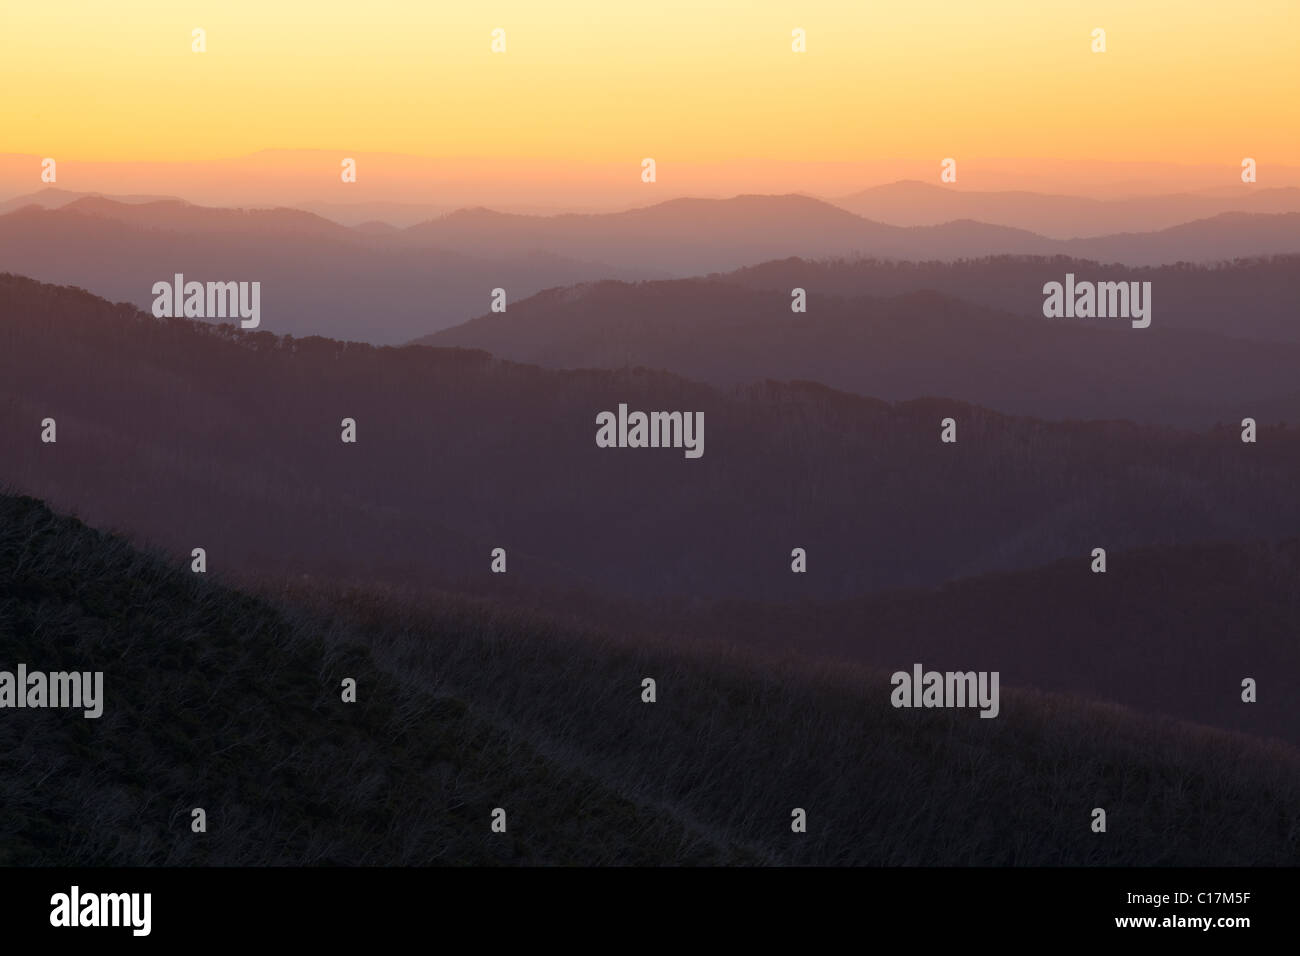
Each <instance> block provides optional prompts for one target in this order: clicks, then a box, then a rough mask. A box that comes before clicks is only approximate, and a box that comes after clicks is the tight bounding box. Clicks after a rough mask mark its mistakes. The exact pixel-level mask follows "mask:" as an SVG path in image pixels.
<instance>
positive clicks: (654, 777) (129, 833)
mask: <svg viewBox="0 0 1300 956" xmlns="http://www.w3.org/2000/svg"><path fill="white" fill-rule="evenodd" d="M19 662H23V663H27V664H29V665H30V666H31V667H33V668H40V669H44V670H56V669H72V668H77V669H89V670H103V671H104V672H105V697H106V704H105V712H104V716H103V717H102V718H100V719H99V720H86V719H84V718H82V717H81V716H80V714H79V713H77V712H68V711H34V710H21V711H19V710H5V711H0V806H3V807H4V820H5V825H4V827H3V829H2V830H0V863H10V864H41V863H44V864H70V863H104V864H108V863H149V864H160V863H161V864H232V863H245V864H250V863H252V864H256V863H367V864H375V863H394V864H416V863H467V864H490V863H523V864H565V863H596V864H600V863H759V864H781V863H804V864H810V863H824V864H846V863H857V864H900V863H923V864H1058V863H1059V864H1073V863H1078V864H1166V863H1169V864H1173V863H1182V864H1248V863H1262V864H1276V863H1291V862H1294V861H1295V860H1296V858H1297V855H1298V854H1300V760H1298V759H1297V755H1296V753H1295V751H1294V750H1292V749H1289V748H1287V747H1285V746H1283V745H1269V744H1264V743H1258V742H1254V741H1251V740H1248V739H1245V738H1241V737H1235V736H1232V735H1228V734H1224V733H1220V732H1214V731H1208V730H1204V729H1201V728H1195V727H1191V726H1188V725H1181V724H1175V723H1171V722H1157V721H1152V720H1149V719H1146V718H1141V717H1138V716H1136V715H1134V714H1132V713H1130V712H1127V711H1124V710H1122V709H1119V708H1109V707H1099V706H1095V705H1090V704H1086V703H1083V702H1080V701H1077V700H1071V699H1067V698H1061V697H1050V696H1042V695H1027V694H1016V693H1014V692H1008V691H1006V690H1004V691H1003V695H1002V715H1001V716H1000V717H999V718H998V719H996V720H980V719H978V718H977V717H975V715H974V713H973V712H952V711H933V712H925V711H908V710H894V709H892V708H891V707H890V706H889V704H888V684H887V676H886V675H884V674H878V673H867V672H855V671H850V670H843V669H841V670H838V671H836V672H829V671H828V672H817V671H814V670H812V669H810V668H808V667H806V666H805V665H803V664H800V663H799V662H797V661H794V660H791V661H789V662H787V663H786V664H785V665H784V666H781V667H779V668H774V667H771V666H770V665H765V664H762V663H760V662H758V661H757V660H749V659H742V658H738V657H734V658H733V657H729V656H727V655H723V654H720V653H717V652H713V653H708V654H706V653H685V652H682V651H668V650H665V649H661V648H659V647H655V646H646V645H642V646H638V647H631V646H628V645H625V644H623V643H620V642H618V641H615V640H612V639H609V638H604V637H599V636H593V635H586V634H581V633H577V632H572V631H568V630H565V629H562V628H559V627H557V626H555V625H553V624H551V623H548V621H547V620H545V619H543V618H540V617H534V616H528V615H525V614H523V613H520V612H510V613H506V612H499V611H495V610H493V609H492V607H490V606H488V605H485V604H482V603H475V602H473V601H468V600H463V599H456V598H446V599H439V600H436V601H434V600H431V601H427V602H425V603H415V602H412V601H408V600H397V599H395V597H394V596H392V595H384V594H378V593H375V592H356V593H326V592H323V591H321V590H319V589H317V590H313V591H304V592H301V593H287V594H284V595H282V596H279V597H277V598H275V599H270V598H266V597H254V596H249V595H245V594H241V593H238V592H235V591H233V590H229V589H227V588H225V587H223V586H221V585H220V584H219V583H217V582H215V581H210V580H208V579H206V578H204V577H202V576H198V575H194V574H191V573H190V572H189V571H188V568H187V567H185V566H183V565H179V564H178V563H175V562H169V561H167V560H164V559H162V558H160V557H157V556H153V555H149V554H144V553H141V552H139V551H137V550H135V549H133V548H131V547H130V546H129V545H127V544H126V543H125V542H124V541H122V540H121V539H118V538H116V537H113V536H110V535H106V534H103V533H101V532H98V531H95V530H93V529H91V528H88V527H86V526H85V525H83V524H82V523H80V522H79V521H76V520H75V519H71V518H64V517H58V516H55V515H54V514H52V513H51V512H50V511H48V510H47V509H46V508H45V507H44V506H43V505H42V504H41V503H39V502H37V501H34V500H32V499H30V498H17V497H3V498H0V668H3V669H12V668H13V666H14V665H16V664H17V663H19ZM343 677H354V678H356V680H357V681H358V688H359V700H358V702H357V703H356V704H344V703H342V701H341V700H340V694H339V683H340V681H341V680H342V678H343ZM643 677H654V678H655V679H656V680H657V682H658V697H659V699H658V701H657V702H656V703H654V704H645V703H642V701H641V699H640V690H641V683H640V682H641V679H642V678H643ZM196 806H201V807H204V808H205V809H206V811H207V814H208V825H209V826H208V832H207V833H205V834H195V833H192V832H191V831H190V827H189V820H190V809H191V808H193V807H196ZM497 806H500V807H504V808H505V809H506V810H507V813H508V821H509V832H508V833H507V834H505V835H501V834H492V833H490V832H489V814H490V812H491V809H492V808H493V807H497ZM1095 806H1102V807H1105V808H1106V809H1107V812H1108V815H1109V824H1110V826H1109V832H1107V833H1105V834H1094V833H1092V832H1091V831H1090V830H1089V826H1088V823H1089V819H1090V817H1089V815H1090V812H1091V810H1092V808H1093V807H1095ZM793 807H803V808H805V809H806V810H807V813H808V822H809V827H808V832H807V833H806V834H794V833H792V832H791V831H790V826H789V821H790V810H791V808H793Z"/></svg>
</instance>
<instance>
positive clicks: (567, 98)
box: [0, 0, 1300, 205]
mask: <svg viewBox="0 0 1300 956" xmlns="http://www.w3.org/2000/svg"><path fill="white" fill-rule="evenodd" d="M196 27H200V28H202V29H203V30H205V31H206V45H207V51H206V52H204V53H195V52H192V30H193V29H194V28H196ZM497 27H500V28H502V29H504V30H505V41H506V51H505V52H504V53H493V52H492V51H491V43H492V36H491V33H492V30H493V29H494V28H497ZM1098 27H1100V28H1102V29H1104V30H1105V31H1106V46H1107V49H1106V52H1104V53H1094V52H1092V49H1091V47H1092V43H1093V40H1092V37H1091V33H1092V31H1093V29H1094V28H1098ZM794 28H802V29H803V30H805V31H806V33H807V52H806V53H794V52H792V50H791V31H792V30H793V29H794ZM1297 63H1300V4H1297V3H1296V2H1295V0H1252V2H1243V3H1237V4H1227V3H1223V2H1222V0H1181V2H1150V0H1143V2H1135V0H1123V2H1086V3H1085V2H1068V0H1066V2H1062V0H1055V2H1050V3H1044V2H1041V0H1017V2H1010V0H983V2H980V3H973V2H970V0H946V2H937V0H909V2H907V3H896V4H877V3H863V2H858V0H854V2H800V3H789V2H784V3H775V2H768V0H745V2H724V3H716V2H715V3H707V2H701V0H691V2H679V0H657V2H655V3H652V4H616V3H609V2H608V0H564V2H558V3H554V4H538V3H535V2H513V0H506V2H490V3H482V4H451V3H442V2H429V0H419V2H411V3H400V2H385V0H373V2H367V3H364V4H358V5H352V4H342V3H328V4H322V3H317V2H313V3H306V2H288V0H278V2H275V3H267V2H263V0H257V2H246V0H221V2H202V3H187V2H184V0H144V2H140V0H137V2H128V3H125V4H104V3H102V2H97V0H93V2H86V0H74V2H67V0H64V2H60V3H57V4H34V3H33V4H19V3H9V4H5V5H4V10H3V12H2V13H0V84H3V88H4V89H5V91H6V96H5V106H4V123H3V124H2V125H0V153H7V154H21V156H22V157H24V159H22V160H18V159H13V158H11V159H10V160H8V161H6V162H0V176H2V177H3V179H2V180H0V184H2V185H3V186H4V188H5V189H6V191H7V192H9V193H13V192H16V191H20V190H21V187H22V183H21V180H22V178H23V177H24V176H26V175H28V173H27V172H24V171H23V170H25V169H30V165H28V166H26V167H24V166H23V162H26V161H27V160H26V158H27V157H33V156H34V157H45V156H50V157H55V158H57V159H59V160H60V161H61V163H62V164H63V167H62V169H63V175H61V176H60V182H59V185H61V186H65V187H66V188H74V189H75V188H94V189H115V190H116V191H126V190H127V189H128V187H129V189H130V190H133V191H142V192H175V191H176V189H177V184H178V183H179V184H180V185H181V186H183V185H184V179H185V171H184V169H183V168H181V167H176V166H171V165H169V166H165V167H164V166H145V165H143V164H146V163H150V162H153V163H159V162H175V161H211V160H227V159H231V160H233V159H236V158H238V157H247V156H249V155H250V154H255V153H257V152H258V151H260V150H268V149H285V150H308V151H309V150H320V151H322V152H323V155H316V154H313V153H310V152H296V153H287V154H281V157H282V158H285V157H291V162H290V166H289V167H285V168H281V169H278V170H277V171H276V172H275V174H274V175H275V176H281V175H283V176H287V177H288V181H287V183H285V184H284V188H286V189H291V188H292V186H293V185H294V184H295V183H296V182H297V183H301V188H302V190H303V191H305V192H306V193H310V194H312V195H316V194H317V193H318V191H319V190H323V189H324V188H325V185H324V184H325V183H326V182H329V183H330V184H331V185H333V184H334V181H335V180H337V175H336V174H333V175H329V174H327V172H326V170H329V173H332V171H333V168H335V167H337V158H341V157H343V156H359V155H367V156H369V157H371V161H370V162H369V164H368V166H362V167H361V168H360V169H359V176H358V183H357V184H355V185H356V186H357V187H365V186H367V185H369V186H370V188H369V189H368V190H363V189H361V188H358V189H356V190H354V193H353V194H349V195H355V194H359V193H361V192H363V191H365V192H367V193H368V194H369V195H370V197H371V198H374V197H376V196H378V195H380V194H381V193H383V194H384V195H387V193H385V192H384V188H389V187H391V189H392V191H393V192H394V194H396V193H397V191H398V190H399V187H400V186H401V185H402V184H400V183H399V180H400V179H401V177H403V176H410V177H413V178H411V179H410V180H409V181H408V182H406V183H405V188H406V189H407V190H408V192H413V193H419V194H433V193H436V192H437V189H438V184H439V182H442V183H443V184H444V185H445V184H446V183H448V182H450V181H452V180H455V181H456V182H457V183H461V184H464V183H465V182H468V183H469V186H466V187H465V188H467V189H469V191H470V192H474V190H475V189H479V188H480V187H482V188H484V189H486V187H488V186H489V185H490V184H491V183H492V182H495V183H497V184H498V185H501V186H502V187H503V189H504V190H505V191H509V192H512V193H513V194H517V197H518V198H517V200H515V201H517V202H519V203H528V202H532V203H536V204H538V205H548V204H553V203H554V201H555V200H556V199H557V198H558V196H559V194H563V196H564V197H565V198H563V202H564V203H565V204H569V205H572V204H573V203H574V202H575V201H577V200H580V199H581V188H580V187H581V182H582V180H583V179H584V177H589V176H594V177H595V180H596V181H597V183H596V187H594V188H595V190H596V193H600V190H601V189H602V188H603V187H600V186H599V182H600V181H603V178H604V177H606V176H607V175H608V176H609V177H611V182H616V181H617V180H618V178H619V177H620V176H622V175H623V172H622V170H626V171H627V175H628V176H629V177H630V178H631V180H632V182H631V183H629V184H628V186H627V191H628V192H630V196H631V197H632V198H631V201H635V197H636V196H637V195H638V194H637V193H636V192H635V187H636V185H637V184H638V183H637V177H638V173H639V163H640V160H641V159H642V158H643V157H646V156H652V157H655V159H656V161H657V162H658V163H659V164H660V182H659V185H660V186H662V187H663V189H662V190H661V192H663V193H669V192H673V193H675V192H679V191H692V192H697V193H713V194H732V193H735V192H741V191H746V190H747V189H749V190H752V189H754V188H761V189H762V190H763V191H769V192H780V191H796V190H797V191H805V192H820V193H824V194H825V193H835V192H837V191H845V190H844V188H843V187H844V186H846V185H847V187H848V188H849V189H852V188H861V187H862V186H867V185H872V184H873V183H872V182H863V181H861V177H862V176H878V177H879V178H878V180H877V181H887V180H889V179H892V178H900V177H901V176H905V175H912V176H916V178H927V179H929V178H934V179H937V170H938V161H939V159H941V158H943V157H946V156H952V157H955V158H957V159H958V160H959V183H958V186H959V188H980V187H981V186H982V187H986V188H1015V187H1016V186H1017V184H1018V182H1019V181H1020V179H1021V178H1022V177H1023V184H1022V188H1039V189H1050V191H1055V192H1081V191H1088V190H1089V189H1094V186H1095V183H1094V182H1093V181H1094V180H1095V181H1103V180H1104V181H1106V182H1108V183H1121V184H1122V183H1124V182H1125V181H1126V180H1131V179H1132V176H1131V175H1129V173H1127V172H1124V169H1125V168H1128V167H1124V166H1113V165H1106V166H1103V165H1096V166H1088V165H1083V166H1080V165H1078V164H1077V163H1075V164H1074V165H1073V167H1072V168H1070V169H1069V170H1065V168H1064V167H1063V166H1061V165H1059V164H1057V165H1053V164H1051V163H1046V162H1043V160H1045V159H1047V158H1051V157H1059V158H1065V159H1069V160H1090V161H1106V162H1107V163H1111V164H1164V166H1165V167H1166V168H1173V167H1202V168H1222V169H1223V170H1224V180H1223V182H1224V185H1230V184H1231V182H1232V176H1233V170H1234V169H1235V168H1236V167H1237V166H1238V165H1239V163H1240V160H1241V158H1242V157H1243V156H1252V157H1255V158H1256V159H1257V160H1258V161H1259V162H1260V166H1261V174H1260V180H1261V183H1263V182H1265V181H1267V179H1268V170H1269V169H1270V168H1271V169H1275V170H1279V171H1280V170H1281V169H1282V168H1283V167H1292V166H1295V165H1298V164H1300V123H1297V122H1296V121H1295V117H1296V104H1297V103H1300V67H1298V66H1297V65H1296V64H1297ZM379 154H407V155H409V156H414V157H428V158H430V159H444V158H464V157H479V158H482V159H484V160H486V161H487V162H485V163H484V164H482V169H481V175H477V176H476V174H475V164H473V163H468V164H465V163H462V164H460V165H459V166H458V165H456V164H449V165H444V166H443V167H441V168H439V167H436V166H432V165H430V164H429V162H427V161H425V162H423V163H421V162H420V161H416V160H412V161H402V162H400V163H399V162H397V161H396V160H377V157H378V156H379ZM988 157H1012V158H1014V162H1012V163H1009V164H1008V163H1003V164H1002V165H1001V166H998V165H997V164H996V163H994V164H992V165H989V164H986V167H987V168H988V169H990V170H992V169H994V167H997V170H998V171H997V173H996V175H993V174H992V173H990V174H988V175H986V176H984V178H983V179H981V178H979V177H980V172H979V171H980V169H981V167H980V165H979V163H980V161H983V160H984V159H985V158H988ZM327 159H328V160H329V161H328V162H326V160H327ZM963 161H964V162H963ZM240 162H242V163H243V164H244V166H243V167H241V166H240V163H233V164H228V165H227V166H226V167H225V173H223V172H222V171H221V167H220V166H219V165H217V166H213V165H209V166H207V167H203V168H200V167H193V168H191V169H190V172H191V173H193V176H194V179H195V183H196V185H195V186H194V188H193V189H191V192H194V191H197V192H201V193H203V194H204V195H208V194H209V193H211V192H212V191H213V190H218V189H219V187H220V182H221V177H222V176H223V175H227V176H232V177H234V178H233V179H231V180H230V185H231V188H232V189H235V188H236V187H237V186H240V185H241V184H242V185H243V186H245V187H247V188H246V190H245V191H246V192H249V191H251V192H257V191H258V190H262V189H273V188H275V189H278V188H280V186H275V187H270V186H266V185H265V182H264V180H266V176H267V175H269V174H267V173H266V169H265V168H266V167H267V166H268V160H267V158H266V157H265V156H264V157H263V158H262V159H261V160H260V161H257V162H255V163H253V165H255V166H257V167H258V169H259V170H260V171H259V172H258V173H257V175H256V176H252V177H251V178H242V179H241V177H244V176H245V173H241V172H240V170H241V169H244V168H245V167H248V164H249V161H248V160H241V161H240ZM78 163H81V164H83V165H82V167H81V168H82V170H83V171H84V172H85V173H86V175H85V176H83V178H82V180H81V182H80V183H77V182H74V181H73V180H74V178H75V174H76V172H77V168H78V166H77V164H78ZM103 163H117V164H123V165H117V166H111V167H110V166H105V165H94V164H103ZM384 163H387V165H386V166H385V165H384ZM270 165H274V164H270ZM283 165H284V164H283V163H281V164H280V166H283ZM12 168H17V169H18V170H19V172H18V173H17V174H16V175H18V177H19V181H18V183H17V185H15V183H14V181H12V180H11V176H12V175H15V174H14V173H13V172H11V169H12ZM248 168H251V167H248ZM1146 168H1147V169H1148V171H1149V172H1152V176H1150V177H1146V179H1145V180H1144V182H1146V184H1147V185H1145V186H1143V188H1144V189H1146V188H1147V187H1148V186H1157V185H1158V181H1159V178H1160V175H1161V174H1159V173H1156V172H1154V170H1155V169H1156V167H1146ZM133 169H134V171H133ZM596 170H599V171H600V172H598V173H595V172H593V171H596ZM606 171H607V172H606ZM36 172H37V175H38V172H39V171H36ZM245 172H247V170H245ZM963 173H964V174H966V175H965V176H963V175H962V174H963ZM92 174H93V175H92ZM376 174H380V175H381V177H387V180H388V182H387V184H386V185H385V184H382V183H374V182H371V183H367V180H368V179H369V178H372V177H374V176H375V175H376ZM1287 175H1288V176H1289V175H1290V174H1289V173H1288V174H1287ZM272 178H274V177H272ZM1174 178H1175V179H1178V177H1177V176H1175V177H1174ZM253 180H256V181H257V182H256V183H255V182H254V181H253ZM1037 180H1041V181H1037ZM570 181H572V182H573V183H574V184H575V187H576V189H577V193H576V194H575V196H573V197H569V195H568V190H569V185H568V183H569V182H570ZM1054 181H1055V185H1053V183H1054ZM1190 181H1194V182H1197V183H1201V184H1203V185H1213V184H1216V183H1217V182H1218V180H1217V177H1216V176H1214V175H1209V176H1206V175H1203V174H1202V173H1197V174H1195V176H1192V177H1191V179H1190V180H1189V182H1190ZM1284 181H1286V182H1287V184H1291V183H1290V182H1289V181H1287V176H1281V177H1275V178H1274V180H1273V182H1274V183H1281V182H1284ZM259 184H260V185H259ZM31 185H32V188H33V189H35V188H39V186H40V183H39V179H38V178H36V179H34V180H33V182H32V184H31ZM1181 185H1183V184H1182V183H1180V182H1173V183H1171V188H1179V187H1180V186H1181ZM381 186H383V187H384V188H380V187H381ZM470 187H472V188H470ZM818 187H822V188H818ZM457 188H461V187H460V186H458V187H457ZM1108 188H1109V187H1108ZM611 189H612V190H613V193H617V194H618V196H619V198H618V200H617V201H620V202H622V201H626V200H625V198H624V197H623V192H624V190H622V189H616V188H614V187H613V186H611ZM1094 191H1095V189H1094ZM613 193H611V195H612V194H613ZM601 195H603V193H601ZM280 198H281V199H282V200H283V201H289V200H291V199H292V198H294V197H293V195H292V193H288V194H283V195H282V196H281V197H280ZM592 201H593V202H596V203H597V204H599V202H603V201H604V200H602V199H598V198H595V193H593V199H592ZM610 201H614V200H612V199H611V200H610ZM647 201H648V200H647Z"/></svg>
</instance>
